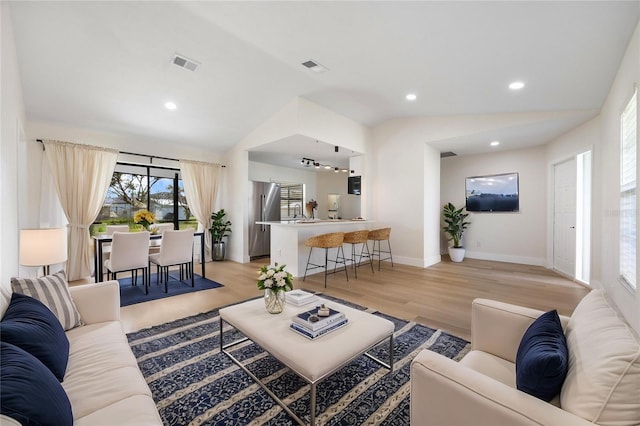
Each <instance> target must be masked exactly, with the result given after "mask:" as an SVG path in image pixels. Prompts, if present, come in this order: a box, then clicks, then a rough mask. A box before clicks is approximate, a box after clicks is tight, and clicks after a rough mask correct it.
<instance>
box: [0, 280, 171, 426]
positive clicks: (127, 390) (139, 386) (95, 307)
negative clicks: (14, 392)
mask: <svg viewBox="0 0 640 426" xmlns="http://www.w3.org/2000/svg"><path fill="white" fill-rule="evenodd" d="M69 290H70V293H71V297H72V299H73V301H74V303H75V305H76V307H77V309H78V311H79V312H80V315H81V318H82V321H83V323H84V325H81V326H79V327H75V328H73V329H71V330H68V331H66V336H67V338H68V340H69V361H68V364H67V370H66V374H65V375H64V380H63V381H62V383H61V385H62V387H63V389H64V391H65V392H66V394H67V396H68V398H69V401H70V403H71V407H72V412H73V423H74V424H75V425H77V426H85V425H86V426H101V425H104V426H113V425H137V426H145V425H149V426H151V425H162V420H161V419H160V416H159V414H158V411H157V409H156V405H155V403H154V401H153V398H152V397H151V391H150V390H149V386H148V385H147V383H146V381H145V380H144V377H143V376H142V373H141V372H140V370H139V368H138V365H137V363H136V359H135V357H134V355H133V353H132V352H131V349H130V348H129V345H128V342H127V337H126V335H125V333H124V331H123V328H122V324H121V322H120V293H119V287H118V282H117V281H108V282H104V283H98V284H86V285H80V286H73V287H70V288H69ZM5 297H6V295H5ZM0 424H11V419H9V418H7V417H4V416H3V417H2V418H0Z"/></svg>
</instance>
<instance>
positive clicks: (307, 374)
mask: <svg viewBox="0 0 640 426" xmlns="http://www.w3.org/2000/svg"><path fill="white" fill-rule="evenodd" d="M320 303H324V304H325V305H326V306H328V307H330V308H332V309H334V310H337V311H340V312H344V314H345V315H346V317H347V318H348V319H349V322H348V324H347V325H346V326H344V327H342V328H339V329H337V330H335V331H332V332H330V333H328V334H325V335H324V336H322V337H319V338H317V339H315V340H309V339H307V338H305V337H303V336H301V335H299V334H297V333H295V332H293V331H291V330H290V329H289V325H290V324H291V317H292V316H294V315H296V314H298V313H301V312H305V311H307V310H310V309H313V307H314V306H315V305H317V304H320ZM225 322H226V323H228V324H229V325H231V326H233V327H234V328H236V329H237V330H238V331H240V332H241V333H242V334H244V335H245V336H246V338H243V339H239V340H237V341H235V342H231V343H227V344H226V345H225V344H223V341H222V330H223V326H224V323H225ZM220 331H221V332H220V351H221V352H223V353H224V354H226V355H227V356H228V357H229V358H231V360H232V361H233V362H235V363H236V364H237V365H238V366H239V367H240V368H241V369H242V370H243V371H244V372H246V373H247V374H248V375H249V376H250V377H251V378H252V379H253V380H254V381H255V382H256V383H257V384H259V385H260V386H261V387H262V388H263V389H264V390H265V391H266V392H267V393H268V394H269V395H270V396H271V397H272V398H273V399H274V400H275V401H276V402H277V403H278V404H279V405H280V406H281V407H282V408H283V409H284V410H285V411H286V412H287V413H288V414H289V415H290V416H291V417H293V418H294V419H295V420H296V421H297V422H298V423H300V424H301V425H304V424H305V422H304V421H303V420H302V419H300V418H299V417H298V416H297V415H296V414H294V413H293V411H291V409H289V407H287V406H286V404H285V403H284V402H283V401H281V400H280V399H279V398H278V397H277V396H276V395H275V394H274V393H273V392H271V391H270V390H269V389H268V388H267V387H266V386H265V385H264V384H263V383H262V382H261V381H260V379H258V377H256V376H255V375H254V374H253V373H251V372H250V371H249V370H248V369H247V368H246V367H245V366H244V365H242V363H241V362H240V361H239V360H238V359H236V358H235V357H234V356H233V355H232V354H231V353H230V352H229V351H228V350H227V349H229V348H230V347H232V346H234V345H237V344H239V343H241V342H244V341H246V340H247V339H250V340H251V341H253V342H254V343H256V344H258V345H259V346H260V347H262V348H263V349H264V350H265V351H267V352H269V353H270V354H271V355H272V356H273V357H274V358H276V359H277V360H279V361H280V362H282V363H283V364H284V365H286V366H287V367H289V368H290V369H291V370H292V371H293V372H295V373H296V374H297V375H298V376H300V377H302V378H303V379H304V380H305V381H306V382H307V383H309V385H310V397H311V403H310V407H309V408H310V413H311V414H310V424H311V425H315V421H316V385H317V384H318V382H320V381H322V380H323V379H324V378H326V377H328V376H329V375H331V374H332V373H334V372H336V371H338V370H339V369H341V368H342V367H344V366H345V365H347V364H348V363H349V362H351V361H352V360H354V359H355V358H357V357H358V356H360V355H363V354H364V355H366V356H368V357H369V358H371V359H373V360H374V361H376V362H378V363H380V364H381V365H382V366H384V367H386V368H388V369H389V370H390V371H392V370H393V331H394V326H393V323H392V322H391V321H389V320H386V319H384V318H380V317H377V316H375V315H372V314H370V313H367V312H363V311H359V310H357V309H353V308H350V307H348V306H345V305H342V304H339V303H336V302H333V301H331V300H326V299H322V298H321V299H320V301H319V302H316V303H315V304H310V305H306V306H292V305H289V304H287V306H286V307H285V310H284V312H282V313H281V314H270V313H268V312H267V311H266V310H265V307H264V300H263V299H255V300H250V301H248V302H244V303H240V304H238V305H234V306H229V307H226V308H222V309H220ZM386 339H389V363H385V362H383V361H381V360H379V359H377V358H376V357H374V356H372V355H370V354H368V353H367V351H368V350H370V349H371V348H373V347H374V346H376V345H377V344H379V343H381V342H383V341H385V340H386Z"/></svg>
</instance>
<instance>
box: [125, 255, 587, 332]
mask: <svg viewBox="0 0 640 426" xmlns="http://www.w3.org/2000/svg"><path fill="white" fill-rule="evenodd" d="M268 261H269V259H268V258H266V259H263V260H257V261H253V262H251V263H246V264H240V263H235V262H231V261H228V260H227V261H224V262H210V263H207V264H206V275H207V278H210V279H212V280H215V281H218V282H219V283H221V284H224V287H223V288H218V289H212V290H204V291H199V292H195V293H189V294H184V295H179V296H173V297H169V298H166V299H162V300H155V301H150V302H145V303H141V304H137V305H131V306H126V307H123V308H122V311H121V313H122V320H123V324H124V327H125V331H126V332H130V331H136V330H139V329H142V328H145V327H149V326H152V325H156V324H162V323H164V322H167V321H171V320H174V319H177V318H182V317H185V316H189V315H193V314H196V313H199V312H206V311H208V310H211V309H213V308H217V307H221V306H224V305H228V304H230V303H235V302H239V301H242V300H245V299H248V298H252V297H256V296H260V294H261V292H260V291H259V290H258V289H257V287H256V280H257V271H258V269H259V268H260V267H261V266H262V265H263V264H265V263H268ZM377 266H378V265H377V263H376V265H375V268H374V270H375V272H374V273H372V272H371V269H370V268H369V267H368V266H366V267H365V266H362V267H360V268H358V279H355V277H354V276H353V269H349V281H348V282H347V280H346V279H345V276H344V273H339V274H336V275H329V277H328V280H327V283H328V284H327V288H326V289H325V288H324V283H323V275H322V274H316V275H312V276H310V277H307V280H306V281H305V282H303V281H302V278H295V279H294V287H295V288H302V289H307V290H315V291H324V292H325V293H326V294H329V295H331V296H335V297H339V298H342V299H346V300H349V301H351V302H354V303H358V304H360V305H363V306H366V307H369V308H374V309H377V310H379V311H381V312H384V313H386V314H389V315H393V316H395V317H399V318H403V319H406V320H410V321H415V322H418V323H420V324H424V325H426V326H429V327H432V328H440V329H443V330H445V331H448V332H450V333H452V334H454V335H457V336H460V337H462V338H465V339H467V340H469V339H470V329H471V302H472V300H473V299H474V298H477V297H482V298H488V299H495V300H500V301H504V302H509V303H515V304H519V305H525V306H530V307H533V308H536V309H542V310H550V309H554V308H555V309H557V310H558V312H559V313H560V314H565V315H570V314H571V312H573V309H574V308H575V306H576V304H577V303H578V302H579V301H580V299H581V298H582V297H583V296H584V295H585V294H587V293H588V292H589V289H588V288H586V287H584V286H582V285H579V284H576V283H574V282H572V281H570V280H567V279H565V278H563V277H561V276H560V275H558V274H556V273H555V272H553V271H550V270H548V269H545V268H542V267H537V266H528V265H518V264H512V263H501V262H490V261H484V260H475V259H465V260H464V262H462V263H452V262H451V261H449V260H448V258H444V260H443V261H442V262H441V263H439V264H437V265H435V266H432V267H429V268H417V267H412V266H405V265H399V264H397V263H396V264H395V265H394V267H391V264H390V263H389V262H382V268H381V271H378V269H377ZM197 269H198V270H199V267H198V268H197ZM153 285H155V284H153ZM169 291H171V290H169Z"/></svg>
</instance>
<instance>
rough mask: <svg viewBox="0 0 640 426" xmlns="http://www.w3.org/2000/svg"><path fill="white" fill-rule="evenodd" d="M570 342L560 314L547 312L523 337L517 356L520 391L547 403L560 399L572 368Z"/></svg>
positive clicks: (517, 377)
mask: <svg viewBox="0 0 640 426" xmlns="http://www.w3.org/2000/svg"><path fill="white" fill-rule="evenodd" d="M568 359H569V351H568V349H567V340H566V339H565V337H564V332H563V331H562V323H561V322H560V317H559V316H558V312H557V311H556V310H555V309H554V310H553V311H549V312H546V313H544V314H542V315H540V317H539V318H538V319H536V320H535V321H534V322H533V324H531V325H530V326H529V328H528V329H527V331H526V332H525V333H524V336H522V340H521V341H520V346H519V347H518V354H517V356H516V387H517V388H518V389H519V390H521V391H523V392H526V393H528V394H530V395H533V396H535V397H537V398H540V399H542V400H543V401H551V400H552V399H553V397H554V396H556V395H557V394H558V393H559V392H560V389H561V388H562V384H563V383H564V379H565V377H566V376H567V370H568V368H569V360H568Z"/></svg>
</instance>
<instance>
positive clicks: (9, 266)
mask: <svg viewBox="0 0 640 426" xmlns="http://www.w3.org/2000/svg"><path fill="white" fill-rule="evenodd" d="M0 43H1V44H0V62H1V67H0V93H1V96H0V99H1V101H0V102H1V103H0V122H1V123H2V130H1V133H0V137H1V144H0V145H1V146H0V200H2V208H0V241H1V242H2V243H1V244H0V286H2V288H3V289H8V288H10V279H11V277H12V276H16V275H18V262H19V259H18V246H19V244H18V240H19V231H18V230H19V229H20V227H21V226H22V227H25V226H24V223H23V222H22V220H21V219H20V217H21V216H22V215H23V214H24V213H25V212H24V211H22V210H21V209H20V199H21V198H22V196H23V195H24V191H25V188H24V186H23V185H20V184H19V182H20V174H19V170H24V169H25V168H28V167H27V165H28V163H27V162H26V160H25V155H24V152H25V150H26V147H25V144H24V139H25V138H24V123H25V111H24V103H23V99H22V83H21V81H20V72H19V69H18V65H17V64H18V60H17V57H16V51H15V42H14V38H13V27H12V23H11V14H10V10H9V3H8V2H4V1H3V2H0Z"/></svg>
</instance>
